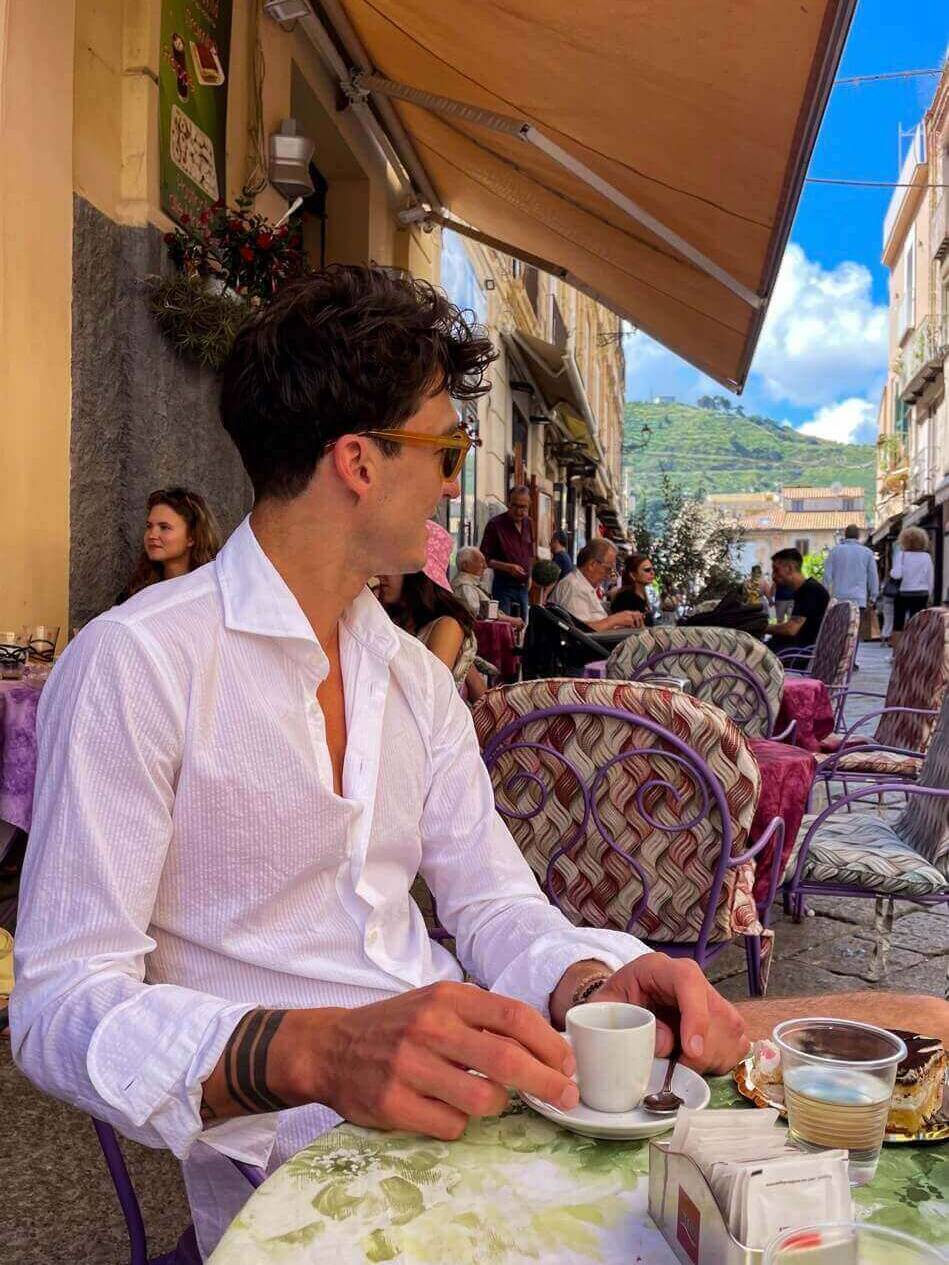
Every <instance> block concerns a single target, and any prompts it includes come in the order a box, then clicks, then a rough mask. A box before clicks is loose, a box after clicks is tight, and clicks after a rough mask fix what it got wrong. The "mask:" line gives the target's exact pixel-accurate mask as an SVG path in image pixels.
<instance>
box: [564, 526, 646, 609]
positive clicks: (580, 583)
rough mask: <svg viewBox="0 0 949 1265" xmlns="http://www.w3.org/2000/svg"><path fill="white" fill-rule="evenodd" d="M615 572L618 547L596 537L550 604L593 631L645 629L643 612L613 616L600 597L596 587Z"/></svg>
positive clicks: (583, 550)
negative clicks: (560, 607) (554, 604)
mask: <svg viewBox="0 0 949 1265" xmlns="http://www.w3.org/2000/svg"><path fill="white" fill-rule="evenodd" d="M615 569H616V546H615V545H614V544H611V543H610V541H608V540H606V539H604V537H602V536H596V537H594V539H593V540H591V541H590V542H589V543H588V544H585V545H584V546H583V548H582V549H581V550H580V552H579V553H578V554H577V565H576V566H575V567H574V569H573V570H572V571H571V572H569V574H567V575H565V576H564V577H563V579H562V580H558V581H557V583H556V584H555V585H554V587H553V590H552V592H551V594H550V597H549V599H548V601H551V602H554V603H556V605H557V606H562V607H563V608H564V610H565V611H566V612H567V613H568V614H570V615H572V616H573V617H574V619H579V620H580V622H581V623H583V624H586V625H587V626H588V627H589V628H592V629H593V630H594V632H616V631H618V630H621V629H624V628H628V629H633V628H642V626H643V623H644V620H643V616H642V613H641V612H640V611H620V612H619V613H618V614H616V615H610V614H609V613H608V611H607V609H606V607H605V606H604V605H603V602H602V601H601V600H600V597H599V596H598V594H597V591H596V590H597V585H602V584H605V583H606V581H607V580H608V579H609V577H610V576H611V575H612V574H613V572H614V571H615Z"/></svg>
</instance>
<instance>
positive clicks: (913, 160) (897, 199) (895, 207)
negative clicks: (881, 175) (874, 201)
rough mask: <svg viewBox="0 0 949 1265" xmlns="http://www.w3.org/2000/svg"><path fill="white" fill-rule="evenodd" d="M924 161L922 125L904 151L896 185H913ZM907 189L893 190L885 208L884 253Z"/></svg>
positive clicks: (924, 135)
mask: <svg viewBox="0 0 949 1265" xmlns="http://www.w3.org/2000/svg"><path fill="white" fill-rule="evenodd" d="M925 161H926V131H925V129H924V128H923V125H922V123H920V124H919V126H918V127H917V128H916V131H915V132H914V133H913V139H912V141H911V142H910V147H909V149H908V150H907V151H906V157H905V158H904V159H903V165H902V167H901V168H900V174H899V180H898V184H899V185H902V186H906V185H911V184H913V177H914V175H915V174H916V168H917V167H921V166H922V165H923V164H924V163H925ZM909 194H910V190H909V189H908V188H905V187H903V188H896V189H894V190H893V196H892V197H891V198H890V205H889V206H888V207H887V211H886V217H885V219H884V220H883V250H884V252H885V251H886V244H887V242H888V241H889V240H890V234H891V233H892V232H893V227H894V225H895V224H896V221H897V219H898V218H899V214H900V208H901V207H902V205H903V202H904V201H905V200H906V198H907V197H908V196H909Z"/></svg>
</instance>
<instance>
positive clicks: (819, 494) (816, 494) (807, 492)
mask: <svg viewBox="0 0 949 1265" xmlns="http://www.w3.org/2000/svg"><path fill="white" fill-rule="evenodd" d="M781 495H782V496H784V497H788V496H793V497H796V498H797V499H798V500H800V499H801V498H802V497H803V498H804V500H818V499H820V500H823V499H824V498H825V497H838V496H850V497H854V496H859V497H863V496H865V495H866V493H865V492H864V490H863V488H782V489H781Z"/></svg>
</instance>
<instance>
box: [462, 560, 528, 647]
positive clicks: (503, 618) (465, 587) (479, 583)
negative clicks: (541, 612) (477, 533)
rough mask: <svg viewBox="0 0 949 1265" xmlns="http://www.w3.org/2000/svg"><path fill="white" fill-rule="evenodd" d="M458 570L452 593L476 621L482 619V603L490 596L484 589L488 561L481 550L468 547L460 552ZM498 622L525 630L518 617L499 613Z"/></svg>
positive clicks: (521, 620)
mask: <svg viewBox="0 0 949 1265" xmlns="http://www.w3.org/2000/svg"><path fill="white" fill-rule="evenodd" d="M457 564H458V570H457V571H456V572H455V575H454V578H453V579H452V582H451V591H452V592H453V593H454V595H455V597H457V598H458V600H459V602H461V603H462V605H464V606H465V607H467V609H468V610H469V611H470V612H471V614H472V615H473V616H474V617H475V619H478V618H480V615H481V603H482V601H483V600H484V599H485V598H487V597H488V596H489V594H488V591H487V589H486V588H485V587H484V573H485V571H487V569H488V563H487V559H486V558H485V556H484V554H483V553H482V552H481V550H480V549H476V548H475V547H474V545H466V546H465V547H464V548H463V549H459V550H458V558H457ZM497 617H498V620H499V621H500V622H501V623H502V624H513V626H514V627H515V628H523V627H524V621H523V619H521V618H520V617H519V616H518V615H505V614H504V612H503V611H499V612H498V616H497Z"/></svg>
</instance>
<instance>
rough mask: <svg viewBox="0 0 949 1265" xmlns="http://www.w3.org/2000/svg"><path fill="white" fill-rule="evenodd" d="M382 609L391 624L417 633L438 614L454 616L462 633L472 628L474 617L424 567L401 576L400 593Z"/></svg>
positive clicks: (439, 616) (439, 615) (437, 616)
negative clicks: (386, 613) (396, 599)
mask: <svg viewBox="0 0 949 1265" xmlns="http://www.w3.org/2000/svg"><path fill="white" fill-rule="evenodd" d="M385 609H386V611H387V612H388V615H389V618H390V619H391V620H392V622H393V623H394V624H398V625H399V627H400V628H404V629H405V631H406V632H410V633H417V632H418V630H419V629H420V628H424V627H425V625H426V624H430V623H431V622H432V620H433V619H440V618H441V616H442V615H450V616H451V618H452V619H457V621H458V623H459V624H461V627H462V631H463V632H464V633H466V634H467V633H470V632H472V631H473V630H474V623H475V622H474V617H473V616H472V614H471V612H470V611H469V610H468V608H467V606H465V605H464V603H462V602H460V601H459V600H458V598H457V597H455V595H454V593H449V592H448V590H447V589H443V588H441V587H440V586H439V585H437V584H435V583H434V581H432V580H430V579H429V578H428V576H427V575H426V574H425V572H424V571H410V572H409V574H408V575H405V576H403V578H402V596H401V597H400V598H399V600H398V601H397V602H392V603H391V604H390V605H386V607H385Z"/></svg>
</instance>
